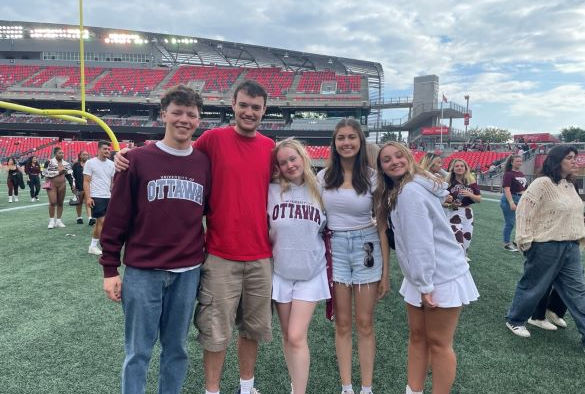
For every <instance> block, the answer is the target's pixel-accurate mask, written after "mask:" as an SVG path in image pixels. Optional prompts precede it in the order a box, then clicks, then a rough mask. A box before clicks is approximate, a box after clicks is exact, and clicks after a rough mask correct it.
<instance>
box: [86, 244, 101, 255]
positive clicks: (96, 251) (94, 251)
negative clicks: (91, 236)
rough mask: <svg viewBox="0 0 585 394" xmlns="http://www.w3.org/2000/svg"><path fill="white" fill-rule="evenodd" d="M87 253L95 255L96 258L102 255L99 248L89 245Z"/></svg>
mask: <svg viewBox="0 0 585 394" xmlns="http://www.w3.org/2000/svg"><path fill="white" fill-rule="evenodd" d="M87 253H89V254H95V255H96V256H101V255H102V251H101V250H100V248H98V247H97V246H91V245H90V247H89V249H88V250H87Z"/></svg>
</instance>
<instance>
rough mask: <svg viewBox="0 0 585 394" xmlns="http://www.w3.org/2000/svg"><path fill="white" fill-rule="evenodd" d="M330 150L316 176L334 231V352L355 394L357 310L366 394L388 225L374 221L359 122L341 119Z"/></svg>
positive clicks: (347, 393)
mask: <svg viewBox="0 0 585 394" xmlns="http://www.w3.org/2000/svg"><path fill="white" fill-rule="evenodd" d="M330 148H331V156H330V161H329V163H328V165H327V167H326V168H325V169H323V170H322V171H320V172H319V173H318V174H317V178H318V180H319V182H320V183H321V186H322V188H323V192H322V198H323V203H324V205H325V211H326V212H327V226H328V228H329V229H330V230H332V231H333V235H332V238H331V249H332V255H333V281H334V297H333V298H334V313H335V350H336V354H337V364H338V367H339V374H340V377H341V386H342V388H341V391H342V393H344V394H352V393H353V392H354V391H353V386H352V380H351V370H352V368H351V361H352V322H353V315H354V314H353V312H355V322H356V328H357V334H358V335H357V337H358V354H359V362H360V371H361V380H362V382H361V383H362V387H361V391H360V392H361V393H362V394H369V393H371V392H372V382H373V372H374V357H375V354H376V339H375V336H374V309H375V306H376V303H377V301H378V300H379V299H380V298H382V297H383V296H384V295H385V294H386V293H387V292H388V289H389V280H388V260H389V248H388V243H387V240H386V237H385V235H384V233H385V231H386V224H385V222H382V223H379V222H378V223H376V221H375V219H374V218H373V198H372V192H373V190H374V188H375V181H376V172H375V170H374V169H372V168H370V167H368V161H367V153H366V139H365V136H364V133H363V131H362V129H361V126H360V124H359V123H358V122H357V121H356V120H354V119H342V120H341V121H340V122H339V123H338V124H337V125H336V126H335V131H334V132H333V138H332V139H331V146H330ZM380 235H381V237H380ZM353 305H355V310H352V306H353Z"/></svg>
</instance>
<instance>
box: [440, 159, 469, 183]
mask: <svg viewBox="0 0 585 394" xmlns="http://www.w3.org/2000/svg"><path fill="white" fill-rule="evenodd" d="M457 162H461V163H463V165H464V166H465V172H464V173H463V184H464V185H465V186H469V185H471V184H472V183H475V177H474V176H473V174H472V173H471V169H470V168H469V164H467V162H466V161H465V160H463V159H453V160H451V163H449V174H447V178H445V182H447V183H448V184H449V185H450V186H451V185H452V182H455V179H457V177H456V175H455V163H457Z"/></svg>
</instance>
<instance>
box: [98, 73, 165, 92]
mask: <svg viewBox="0 0 585 394" xmlns="http://www.w3.org/2000/svg"><path fill="white" fill-rule="evenodd" d="M168 72H169V71H168V70H165V69H134V68H113V69H111V70H110V73H109V74H107V75H106V76H105V77H103V78H102V79H100V80H99V81H97V82H96V84H95V85H94V86H93V88H92V89H90V90H89V91H88V94H98V95H102V96H148V95H149V94H150V93H151V92H152V91H153V90H154V89H155V88H156V87H157V85H158V84H159V83H161V82H162V80H163V78H164V77H165V76H166V75H167V74H168Z"/></svg>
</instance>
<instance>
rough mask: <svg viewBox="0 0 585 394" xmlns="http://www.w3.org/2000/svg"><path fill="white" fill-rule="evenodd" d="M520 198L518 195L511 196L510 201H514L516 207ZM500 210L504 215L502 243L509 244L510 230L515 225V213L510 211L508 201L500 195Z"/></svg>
mask: <svg viewBox="0 0 585 394" xmlns="http://www.w3.org/2000/svg"><path fill="white" fill-rule="evenodd" d="M520 197H521V196H520V194H512V201H514V204H516V205H518V201H520ZM500 208H502V213H503V214H504V231H503V233H504V243H506V244H509V243H510V237H511V235H512V229H514V225H515V224H516V211H512V210H511V209H510V204H508V199H507V198H506V195H505V194H502V199H501V200H500Z"/></svg>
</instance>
